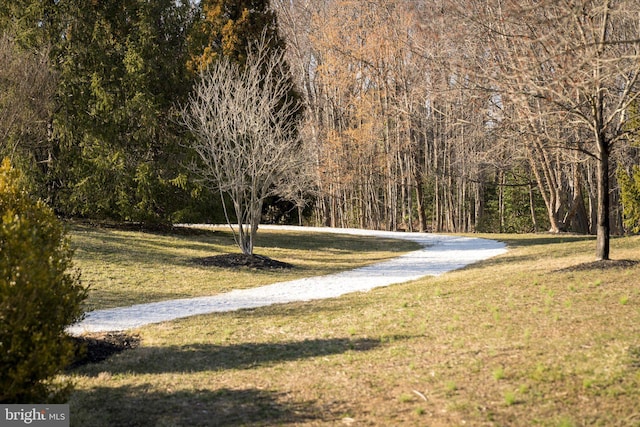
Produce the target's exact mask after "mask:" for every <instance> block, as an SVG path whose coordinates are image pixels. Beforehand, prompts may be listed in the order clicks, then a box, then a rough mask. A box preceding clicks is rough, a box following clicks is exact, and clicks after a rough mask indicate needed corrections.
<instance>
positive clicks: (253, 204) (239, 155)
mask: <svg viewBox="0 0 640 427" xmlns="http://www.w3.org/2000/svg"><path fill="white" fill-rule="evenodd" d="M292 85H293V83H292V82H291V79H290V78H289V73H288V71H287V66H286V62H285V60H284V53H283V52H282V51H280V50H272V49H269V48H268V42H267V40H266V39H265V38H262V39H261V40H260V41H259V42H257V43H256V44H255V45H253V46H251V47H250V48H249V52H248V53H247V59H246V63H245V65H244V66H241V65H239V64H237V63H234V62H231V61H230V60H229V59H228V58H224V57H222V58H221V59H220V60H218V61H216V62H214V63H213V64H211V65H210V66H209V68H208V69H207V70H205V71H204V72H203V73H202V74H201V77H200V80H199V82H198V83H197V84H196V86H195V89H194V91H193V93H192V95H191V97H190V99H189V102H188V103H187V105H186V106H185V107H184V108H183V110H182V118H183V121H184V124H185V125H186V126H187V128H188V129H189V130H190V131H191V133H192V134H193V135H194V139H193V143H192V148H193V149H194V150H195V152H196V153H197V154H198V157H199V159H198V160H199V161H197V162H194V163H193V164H192V167H191V169H192V171H193V172H194V173H195V174H196V175H197V176H198V177H199V178H200V180H201V182H202V183H203V184H204V185H205V186H207V187H208V188H210V189H215V190H217V191H219V192H220V195H221V199H222V203H223V207H224V211H225V215H226V216H227V222H228V224H229V226H230V227H231V228H232V230H234V238H235V240H236V243H237V244H238V246H239V247H240V249H241V250H242V252H243V253H244V254H248V255H251V254H253V247H254V241H255V235H256V232H257V230H258V225H259V224H260V221H261V216H262V206H263V203H264V201H265V199H266V198H268V197H271V196H274V195H280V196H283V197H286V198H290V199H294V200H295V201H296V202H297V203H299V202H300V199H299V195H300V193H301V189H302V188H304V186H305V184H304V182H306V178H305V176H307V171H308V170H309V169H310V166H309V162H310V161H311V159H310V157H309V156H308V155H306V153H305V150H304V144H303V143H302V141H301V140H300V137H299V132H298V129H297V126H298V118H297V117H298V111H297V110H298V109H299V106H298V101H297V100H296V99H295V98H294V97H293V96H292V93H293V91H292V87H293V86H292ZM225 196H227V197H228V199H227V198H226V197H225ZM227 200H230V201H231V204H232V205H233V213H234V214H235V219H236V222H237V229H234V227H233V226H231V215H230V209H229V208H228V206H227V204H226V202H227Z"/></svg>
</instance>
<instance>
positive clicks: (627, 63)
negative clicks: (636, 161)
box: [464, 0, 640, 260]
mask: <svg viewBox="0 0 640 427" xmlns="http://www.w3.org/2000/svg"><path fill="white" fill-rule="evenodd" d="M464 4H465V5H467V3H464ZM479 7H481V8H482V10H477V9H473V10H472V9H471V8H469V7H467V6H465V10H466V12H467V13H468V16H470V19H472V20H473V21H475V23H476V24H477V28H478V29H480V30H481V32H482V33H484V34H488V35H489V38H488V40H489V42H488V43H487V45H488V46H492V47H495V49H491V48H489V49H487V51H488V52H490V51H491V53H490V54H491V55H493V57H494V58H495V59H496V63H497V64H499V66H498V68H496V69H495V70H494V71H495V74H494V78H495V80H494V86H495V87H496V88H499V90H501V91H502V93H503V94H504V95H505V99H507V98H510V99H511V100H512V101H513V102H515V103H516V104H517V105H518V106H519V110H520V112H521V118H522V123H523V129H526V131H527V132H533V133H535V136H536V139H537V142H538V143H544V144H545V146H546V147H564V148H567V149H571V150H576V151H580V152H582V153H585V154H587V155H588V156H590V157H591V158H593V159H595V162H596V164H597V205H598V206H597V220H596V227H595V228H596V232H597V249H596V256H597V258H598V259H605V260H606V259H609V239H610V224H609V222H610V212H609V211H610V199H609V198H610V194H609V192H610V185H609V179H610V176H611V172H610V155H611V153H612V150H613V147H614V145H615V144H617V143H620V142H623V141H625V140H626V139H627V138H628V136H629V135H628V133H629V128H628V127H625V122H626V118H627V116H628V109H629V106H630V105H632V104H633V103H634V102H635V101H636V99H637V98H638V96H639V94H640V92H639V91H638V89H639V88H638V83H639V80H638V79H639V77H640V39H638V33H639V31H640V26H639V21H638V17H637V11H638V10H639V7H640V5H639V4H638V1H637V0H624V1H623V0H578V1H569V0H561V1H556V0H544V1H537V0H536V1H534V0H518V1H509V2H503V1H500V0H495V1H494V0H490V1H487V2H483V4H482V6H479ZM471 16H473V17H471ZM538 105H540V107H539V108H538ZM532 106H536V108H535V109H534V108H532ZM550 119H551V120H550ZM543 122H544V123H545V125H544V126H542V127H539V126H537V125H538V124H540V123H543ZM551 122H553V123H554V126H561V128H556V129H554V130H552V129H549V127H548V124H549V123H551ZM537 128H538V129H537ZM536 129H537V130H536ZM584 136H586V137H584Z"/></svg>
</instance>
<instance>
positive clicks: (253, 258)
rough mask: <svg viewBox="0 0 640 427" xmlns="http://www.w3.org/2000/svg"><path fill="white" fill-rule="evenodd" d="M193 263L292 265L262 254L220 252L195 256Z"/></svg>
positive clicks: (283, 267) (259, 267) (266, 267)
mask: <svg viewBox="0 0 640 427" xmlns="http://www.w3.org/2000/svg"><path fill="white" fill-rule="evenodd" d="M193 262H194V263H196V264H199V265H202V266H205V267H222V268H239V267H246V268H251V269H255V270H289V269H291V268H293V265H291V264H289V263H286V262H282V261H277V260H275V259H271V258H269V257H266V256H262V255H245V254H222V255H215V256H210V257H204V258H195V259H194V260H193Z"/></svg>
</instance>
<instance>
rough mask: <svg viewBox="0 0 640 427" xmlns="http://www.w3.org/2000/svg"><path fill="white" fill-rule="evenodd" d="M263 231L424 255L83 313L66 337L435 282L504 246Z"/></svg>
mask: <svg viewBox="0 0 640 427" xmlns="http://www.w3.org/2000/svg"><path fill="white" fill-rule="evenodd" d="M261 228H263V229H266V228H270V229H289V230H296V231H304V232H324V233H340V234H352V235H360V236H374V237H375V236H377V237H384V238H394V239H404V240H410V241H414V242H417V243H419V244H420V245H421V246H422V249H420V250H417V251H414V252H410V253H407V254H405V255H402V256H400V257H398V258H394V259H391V260H389V261H385V262H381V263H378V264H374V265H369V266H366V267H362V268H358V269H355V270H350V271H345V272H341V273H336V274H330V275H327V276H317V277H307V278H304V279H298V280H292V281H288V282H281V283H274V284H271V285H266V286H261V287H257V288H251V289H243V290H234V291H231V292H227V293H223V294H218V295H213V296H207V297H197V298H187V299H177V300H169V301H161V302H154V303H149V304H138V305H133V306H129V307H118V308H113V309H107V310H96V311H92V312H89V313H87V314H86V316H85V319H84V320H83V321H82V322H80V323H78V324H76V325H73V326H71V327H69V328H68V331H69V332H70V333H72V334H76V335H77V334H82V333H85V332H107V331H121V330H127V329H133V328H138V327H141V326H144V325H148V324H151V323H160V322H165V321H169V320H174V319H179V318H183V317H189V316H195V315H199V314H208V313H216V312H225V311H233V310H239V309H247V308H256V307H264V306H268V305H272V304H283V303H288V302H294V301H310V300H315V299H322V298H335V297H338V296H340V295H343V294H346V293H350V292H363V291H368V290H370V289H373V288H376V287H380V286H388V285H392V284H397V283H403V282H408V281H411V280H416V279H419V278H421V277H424V276H438V275H441V274H443V273H446V272H448V271H451V270H455V269H458V268H462V267H464V266H466V265H468V264H472V263H474V262H477V261H481V260H484V259H487V258H491V257H493V256H496V255H500V254H502V253H504V252H506V246H505V245H504V243H501V242H497V241H495V240H487V239H480V238H474V237H459V236H448V235H439V234H429V233H402V232H390V231H371V230H357V229H335V228H317V227H277V226H261Z"/></svg>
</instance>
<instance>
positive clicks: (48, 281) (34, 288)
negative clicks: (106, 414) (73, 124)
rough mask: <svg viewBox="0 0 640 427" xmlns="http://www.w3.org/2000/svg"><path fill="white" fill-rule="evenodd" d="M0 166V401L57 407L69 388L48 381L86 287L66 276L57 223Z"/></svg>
mask: <svg viewBox="0 0 640 427" xmlns="http://www.w3.org/2000/svg"><path fill="white" fill-rule="evenodd" d="M20 180H21V174H20V172H19V171H17V170H16V169H14V168H12V167H11V164H10V162H9V161H8V160H7V159H5V160H4V161H3V162H2V165H1V166H0V219H1V221H2V223H1V224H0V402H2V403H59V402H63V401H64V399H65V398H66V396H67V395H68V392H69V391H70V390H71V385H70V384H69V383H68V382H65V381H56V379H55V376H56V374H58V373H59V372H60V371H61V370H62V369H64V367H65V366H67V364H68V363H69V361H70V360H71V358H72V356H73V352H74V346H73V343H72V341H71V338H70V337H68V336H67V335H66V334H65V328H66V327H67V326H68V325H70V324H72V323H74V322H76V321H78V320H80V319H81V317H82V309H81V304H82V301H83V300H84V299H85V298H86V288H84V287H83V286H82V285H81V283H80V275H79V273H78V272H71V273H70V272H68V270H69V269H70V267H71V256H72V250H71V249H70V247H69V243H68V240H67V238H66V235H65V231H64V229H63V226H62V224H61V223H60V221H59V220H58V219H57V218H56V216H55V215H54V213H53V211H52V210H51V209H50V208H49V207H47V206H46V205H45V204H44V203H43V202H42V201H40V200H38V201H36V200H33V199H32V198H30V197H29V196H28V195H27V194H26V192H25V191H24V190H23V189H22V186H21V183H20Z"/></svg>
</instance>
